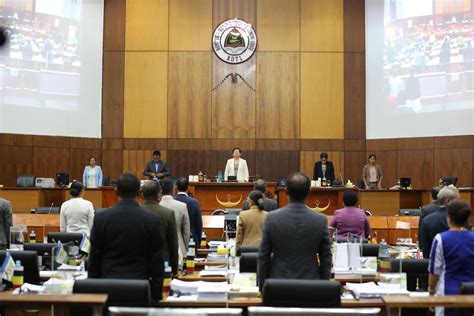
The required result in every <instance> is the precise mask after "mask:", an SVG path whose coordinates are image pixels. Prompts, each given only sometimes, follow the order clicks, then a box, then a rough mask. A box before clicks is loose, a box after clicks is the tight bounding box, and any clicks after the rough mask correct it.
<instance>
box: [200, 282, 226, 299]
mask: <svg viewBox="0 0 474 316" xmlns="http://www.w3.org/2000/svg"><path fill="white" fill-rule="evenodd" d="M228 289H229V285H228V284H227V283H226V282H207V283H201V285H200V286H199V287H198V289H197V294H198V301H225V300H227V291H228Z"/></svg>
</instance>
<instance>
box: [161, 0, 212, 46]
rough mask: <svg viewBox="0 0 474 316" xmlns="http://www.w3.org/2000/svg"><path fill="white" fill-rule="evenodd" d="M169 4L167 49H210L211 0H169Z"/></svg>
mask: <svg viewBox="0 0 474 316" xmlns="http://www.w3.org/2000/svg"><path fill="white" fill-rule="evenodd" d="M169 5H170V10H169V50H170V51H210V50H211V37H212V0H170V1H169Z"/></svg>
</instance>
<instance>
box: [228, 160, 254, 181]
mask: <svg viewBox="0 0 474 316" xmlns="http://www.w3.org/2000/svg"><path fill="white" fill-rule="evenodd" d="M228 176H237V181H238V182H249V168H248V167H247V161H245V159H242V158H239V169H237V174H234V158H230V159H229V160H227V164H226V165H225V171H224V181H227V178H228Z"/></svg>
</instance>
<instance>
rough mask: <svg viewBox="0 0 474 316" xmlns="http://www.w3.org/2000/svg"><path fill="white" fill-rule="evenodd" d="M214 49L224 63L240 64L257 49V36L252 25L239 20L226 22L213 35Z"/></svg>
mask: <svg viewBox="0 0 474 316" xmlns="http://www.w3.org/2000/svg"><path fill="white" fill-rule="evenodd" d="M212 49H213V50H214V53H215V54H216V55H217V57H219V58H220V59H221V60H222V61H224V62H226V63H229V64H240V63H243V62H246V61H247V60H249V59H250V57H252V55H253V54H254V53H255V50H256V49H257V34H255V31H254V29H253V28H252V25H251V24H250V23H247V22H245V21H242V20H239V19H231V20H226V21H224V22H222V23H221V24H219V25H218V26H217V27H216V29H215V30H214V33H213V34H212Z"/></svg>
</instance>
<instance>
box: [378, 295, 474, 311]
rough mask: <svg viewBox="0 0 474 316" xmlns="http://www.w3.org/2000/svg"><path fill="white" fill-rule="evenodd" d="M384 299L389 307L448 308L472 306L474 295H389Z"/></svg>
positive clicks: (473, 305) (473, 304)
mask: <svg viewBox="0 0 474 316" xmlns="http://www.w3.org/2000/svg"><path fill="white" fill-rule="evenodd" d="M382 300H383V301H384V304H385V306H386V307H387V308H430V307H435V306H443V307H447V308H472V307H474V295H446V296H427V297H412V296H408V295H388V296H383V297H382Z"/></svg>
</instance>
